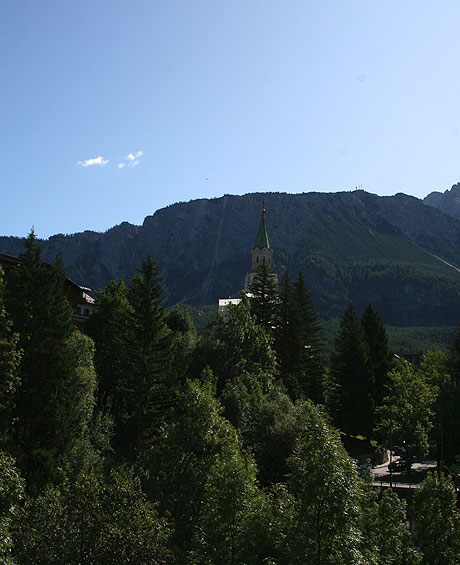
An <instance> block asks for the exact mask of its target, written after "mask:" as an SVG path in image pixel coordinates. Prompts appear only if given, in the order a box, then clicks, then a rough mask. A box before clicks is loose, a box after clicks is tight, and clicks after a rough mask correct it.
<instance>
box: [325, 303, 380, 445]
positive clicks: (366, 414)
mask: <svg viewBox="0 0 460 565" xmlns="http://www.w3.org/2000/svg"><path fill="white" fill-rule="evenodd" d="M331 377H332V390H331V396H332V398H331V400H332V402H331V403H332V410H333V414H334V417H335V421H336V424H337V425H338V426H339V428H341V429H342V430H343V431H344V432H347V433H349V434H362V435H364V436H367V437H369V435H370V433H371V430H372V417H373V403H372V397H371V394H370V392H371V382H370V375H369V368H368V353H367V346H366V342H365V341H364V335H363V330H362V326H361V321H360V319H359V317H358V316H357V315H356V312H355V310H354V308H353V305H352V304H350V305H349V306H348V307H347V308H346V310H345V313H344V315H343V317H342V319H341V321H340V328H339V333H338V335H337V337H336V339H335V344H334V351H333V353H332V356H331Z"/></svg>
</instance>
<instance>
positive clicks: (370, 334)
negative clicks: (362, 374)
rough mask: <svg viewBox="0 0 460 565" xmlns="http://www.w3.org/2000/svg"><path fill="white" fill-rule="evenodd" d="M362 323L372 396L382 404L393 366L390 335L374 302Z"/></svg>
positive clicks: (376, 401) (375, 401) (376, 403)
mask: <svg viewBox="0 0 460 565" xmlns="http://www.w3.org/2000/svg"><path fill="white" fill-rule="evenodd" d="M361 323H362V326H363V331H364V341H365V342H366V344H367V349H368V364H369V373H370V375H372V379H373V383H372V385H373V386H372V391H371V394H372V398H373V401H374V406H380V404H382V400H383V397H384V393H385V388H384V387H385V383H386V382H387V380H388V372H389V371H390V368H391V356H390V353H389V351H388V336H387V332H386V329H385V326H384V325H383V322H382V319H381V318H380V316H379V315H378V313H377V311H376V310H375V308H374V307H373V306H372V304H368V305H367V306H366V308H365V310H364V312H363V313H362V316H361Z"/></svg>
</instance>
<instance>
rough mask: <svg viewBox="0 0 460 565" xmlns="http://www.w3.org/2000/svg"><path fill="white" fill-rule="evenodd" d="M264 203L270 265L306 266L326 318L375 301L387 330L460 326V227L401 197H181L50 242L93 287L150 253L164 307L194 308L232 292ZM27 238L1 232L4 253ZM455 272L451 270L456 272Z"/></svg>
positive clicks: (50, 253) (48, 251)
mask: <svg viewBox="0 0 460 565" xmlns="http://www.w3.org/2000/svg"><path fill="white" fill-rule="evenodd" d="M262 201H265V208H266V210H267V224H268V230H269V235H270V241H271V244H272V246H273V248H274V249H275V256H274V260H275V269H276V271H277V272H278V274H279V275H280V277H282V276H283V275H284V273H285V271H286V270H288V271H289V272H290V274H291V277H295V276H296V275H297V272H298V271H299V270H302V271H303V273H304V276H305V279H306V280H307V282H308V284H309V285H310V287H311V289H312V292H313V298H314V300H315V304H316V307H317V309H318V311H319V313H320V315H321V316H322V317H323V318H325V319H326V318H329V317H332V316H340V315H341V314H342V312H343V309H344V308H345V306H346V304H347V303H348V302H349V301H352V302H353V303H354V304H355V306H356V307H357V308H358V309H361V308H363V307H364V306H365V304H367V303H368V302H372V303H373V304H374V305H375V307H376V308H377V309H378V311H379V312H381V314H382V316H383V318H384V320H385V322H386V323H389V324H393V325H400V326H410V325H418V326H423V325H425V326H444V325H456V324H458V323H459V322H460V273H459V272H458V271H456V270H455V268H454V267H458V266H460V220H458V219H456V218H453V217H451V216H449V215H447V214H445V213H444V212H442V211H441V210H439V209H437V208H435V207H433V206H431V205H426V202H423V201H421V200H418V199H417V198H413V197H410V196H407V195H404V194H397V195H395V196H387V197H379V196H376V195H373V194H369V193H367V192H364V191H362V190H358V191H353V192H339V193H314V192H312V193H304V194H285V193H256V194H247V195H244V196H232V195H225V196H223V197H221V198H214V199H200V200H194V201H191V202H187V203H185V202H180V203H177V204H173V205H171V206H168V207H167V208H163V209H161V210H158V211H156V212H155V213H154V214H153V215H151V216H147V217H146V218H145V220H144V222H143V225H142V226H133V225H131V224H129V223H127V222H123V223H122V224H120V225H118V226H115V227H114V228H112V229H110V230H108V231H107V232H105V233H96V232H83V233H78V234H74V235H67V236H64V235H55V236H52V237H50V238H49V239H48V240H46V241H44V242H43V245H44V258H45V259H46V260H51V259H52V258H53V257H54V256H55V255H56V254H57V253H58V252H59V251H60V252H61V253H62V255H63V259H64V265H65V267H66V269H67V272H68V275H69V277H70V278H72V279H73V280H75V281H76V282H78V283H80V284H84V285H85V286H89V287H91V288H93V289H97V288H100V287H103V286H104V285H105V284H106V283H107V282H108V281H109V280H111V279H112V278H122V279H124V280H127V281H129V280H130V279H131V278H132V276H133V275H134V274H135V272H136V268H137V267H138V266H139V264H140V262H141V261H142V259H143V258H145V256H146V255H147V253H150V254H151V255H152V257H153V258H154V259H155V260H156V261H157V262H158V263H159V264H160V266H161V267H162V271H163V274H164V282H165V288H166V292H167V298H168V301H169V302H170V303H171V304H175V303H189V304H194V305H196V306H203V305H204V304H213V303H216V302H217V299H218V298H219V297H220V298H221V297H228V296H236V295H237V294H238V292H239V291H240V290H241V288H242V286H243V282H244V276H245V274H246V272H247V270H248V268H249V266H250V250H251V248H252V244H253V241H254V238H255V235H256V232H257V228H258V223H259V219H260V211H261V204H262ZM21 250H22V240H21V239H20V238H7V237H0V252H3V253H11V254H19V253H20V252H21ZM449 265H452V266H449Z"/></svg>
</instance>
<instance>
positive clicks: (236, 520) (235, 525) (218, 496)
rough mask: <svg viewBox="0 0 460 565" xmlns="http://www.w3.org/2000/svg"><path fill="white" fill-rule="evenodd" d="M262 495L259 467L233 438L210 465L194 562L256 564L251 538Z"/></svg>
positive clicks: (195, 545)
mask: <svg viewBox="0 0 460 565" xmlns="http://www.w3.org/2000/svg"><path fill="white" fill-rule="evenodd" d="M262 498H263V495H262V493H261V492H260V491H259V490H258V488H257V484H256V466H255V464H254V462H253V460H252V458H251V456H250V455H248V454H245V453H241V451H240V449H239V446H238V443H237V442H235V441H233V442H231V443H227V444H225V445H224V446H223V449H222V450H221V451H220V452H219V453H217V454H216V455H215V457H214V460H213V462H212V464H211V466H210V469H209V473H208V477H207V481H206V484H205V486H204V491H203V497H202V502H201V507H200V514H199V516H198V519H197V524H196V528H195V536H194V544H193V549H192V552H191V559H190V562H191V563H196V564H197V565H198V564H200V565H201V564H209V565H213V564H214V563H228V564H229V565H230V564H231V565H237V564H240V563H256V561H255V560H254V549H255V546H256V544H257V542H256V540H255V539H254V538H253V537H252V535H251V534H252V533H253V530H254V524H255V522H256V521H257V519H258V512H259V506H260V505H261V500H262Z"/></svg>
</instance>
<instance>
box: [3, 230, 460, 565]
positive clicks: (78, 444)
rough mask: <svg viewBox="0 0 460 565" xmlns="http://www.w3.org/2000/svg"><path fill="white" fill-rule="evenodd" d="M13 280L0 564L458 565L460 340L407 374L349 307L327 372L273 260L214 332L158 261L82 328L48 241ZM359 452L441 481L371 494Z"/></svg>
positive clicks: (384, 339)
mask: <svg viewBox="0 0 460 565" xmlns="http://www.w3.org/2000/svg"><path fill="white" fill-rule="evenodd" d="M0 279H1V284H0V377H1V380H0V449H1V451H0V459H1V462H0V561H1V562H2V563H5V564H9V565H12V564H16V565H19V564H30V563H34V564H49V565H51V564H52V565H59V564H62V565H64V564H110V563H113V564H120V563H136V564H161V563H166V564H184V563H191V564H219V565H220V564H222V565H223V564H233V565H236V564H238V565H242V564H271V565H274V564H305V563H308V564H313V565H325V564H331V565H332V564H370V565H374V564H375V565H377V564H384V563H385V564H388V563H395V564H396V563H398V564H406V565H409V564H422V563H427V564H440V565H441V564H442V565H449V564H452V565H453V564H455V563H458V562H459V560H460V512H459V509H458V504H457V493H456V487H455V480H456V478H458V472H459V469H460V459H459V457H460V425H459V424H460V332H458V333H457V334H456V336H455V339H454V341H453V342H452V344H451V346H450V348H449V350H448V352H447V353H446V352H442V351H439V350H435V349H431V350H428V351H426V352H425V354H424V355H423V357H422V358H421V360H420V363H417V364H415V363H410V362H409V361H408V360H405V359H403V358H402V357H398V356H397V355H394V354H393V352H392V351H391V349H390V347H389V345H388V336H387V332H386V328H385V326H384V324H383V322H382V320H381V318H380V316H379V314H378V312H377V311H376V309H375V308H374V307H373V306H372V305H370V304H369V305H367V306H366V307H365V308H363V309H362V312H358V311H356V310H355V307H354V306H353V305H352V304H349V306H348V307H347V308H346V310H345V312H344V313H343V316H342V318H341V319H340V322H339V324H338V327H337V331H336V333H335V336H334V339H333V348H332V354H331V358H330V361H328V362H327V363H326V359H325V353H324V343H323V338H322V336H323V328H322V327H321V324H320V323H319V321H318V317H317V315H316V311H315V308H314V305H313V301H312V296H311V292H310V290H309V288H308V287H307V285H306V283H305V280H304V278H303V275H302V273H293V274H292V273H291V274H290V273H288V272H286V273H285V275H284V277H283V278H282V280H281V283H280V285H279V286H277V285H275V284H274V282H273V279H272V277H271V276H270V273H269V271H268V269H267V268H266V267H265V265H262V266H261V268H260V269H259V272H258V274H257V277H256V279H255V281H254V283H253V284H252V287H251V293H252V295H253V297H252V298H251V299H248V298H246V297H243V299H242V301H241V303H240V304H239V305H237V306H231V307H229V310H228V312H227V313H225V314H219V315H218V317H217V320H216V321H215V322H214V323H213V324H212V325H210V326H209V327H207V328H206V329H205V330H203V331H200V333H199V335H198V334H197V331H196V329H195V326H194V324H193V322H192V319H191V316H190V313H189V311H188V310H187V309H184V308H180V307H176V308H167V307H166V305H165V303H164V299H163V288H162V280H161V276H160V268H159V266H158V265H157V264H156V263H155V262H154V261H153V260H152V259H151V257H150V256H147V257H146V258H145V259H144V260H143V261H142V262H141V264H140V265H139V267H138V272H137V274H136V275H135V276H134V277H133V278H132V279H131V280H129V281H126V282H125V281H123V280H112V281H111V282H109V283H108V284H107V285H106V286H105V288H104V289H103V290H100V291H99V292H98V293H97V295H96V303H95V309H94V313H93V315H92V316H91V318H90V319H89V320H88V322H87V325H86V326H85V328H84V331H81V330H80V329H78V328H77V327H76V326H75V325H74V323H73V321H72V316H71V311H70V307H69V303H68V301H67V299H66V295H65V287H64V281H65V273H64V270H63V267H62V263H61V261H60V260H59V259H57V260H55V261H54V262H53V263H45V262H43V261H42V249H41V246H40V244H39V242H38V241H37V239H36V237H35V235H34V233H33V232H32V233H31V234H30V235H29V237H28V239H27V240H26V246H25V251H24V253H23V254H22V255H21V256H20V263H19V265H18V266H17V267H16V268H15V269H12V270H11V271H10V272H9V273H8V275H7V276H5V275H4V274H3V273H1V274H0ZM459 321H460V320H459ZM356 441H359V442H362V443H363V444H365V445H366V446H368V447H369V449H372V450H373V451H374V452H375V453H376V454H378V453H380V452H383V451H384V450H385V449H387V448H389V447H390V446H391V445H393V444H398V445H400V446H404V450H405V461H406V465H407V472H408V473H410V469H411V466H412V463H413V461H415V460H416V459H417V458H418V457H420V456H423V455H425V454H427V453H431V454H433V455H434V457H435V458H437V459H438V472H437V473H432V474H428V475H427V477H426V479H425V480H424V481H423V483H421V485H420V486H419V488H417V489H415V492H414V493H413V495H412V496H410V497H408V498H407V499H406V498H402V497H400V496H398V495H397V494H396V493H395V491H394V490H392V489H390V488H388V489H379V488H375V487H374V486H373V485H372V479H371V473H370V469H369V468H364V469H363V468H362V466H361V468H359V467H358V464H357V461H356V460H355V458H354V457H352V455H353V456H354V455H355V453H354V451H353V444H354V442H356Z"/></svg>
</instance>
